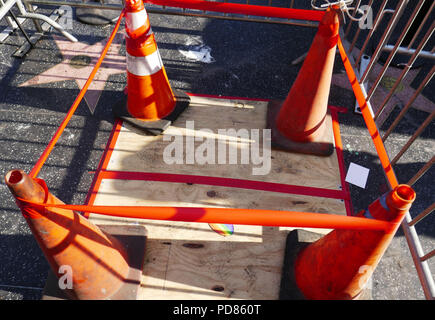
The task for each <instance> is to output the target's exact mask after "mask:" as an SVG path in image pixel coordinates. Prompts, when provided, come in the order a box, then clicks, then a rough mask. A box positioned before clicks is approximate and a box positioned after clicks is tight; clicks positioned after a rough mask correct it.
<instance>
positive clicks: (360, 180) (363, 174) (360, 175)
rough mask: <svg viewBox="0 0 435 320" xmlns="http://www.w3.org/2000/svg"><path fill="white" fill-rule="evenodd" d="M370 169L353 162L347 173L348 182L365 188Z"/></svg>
mask: <svg viewBox="0 0 435 320" xmlns="http://www.w3.org/2000/svg"><path fill="white" fill-rule="evenodd" d="M369 171H370V169H367V168H365V167H362V166H360V165H358V164H356V163H353V162H351V163H350V166H349V169H348V170H347V174H346V182H349V183H352V184H354V185H356V186H358V187H360V188H363V189H365V187H366V183H367V178H368V176H369Z"/></svg>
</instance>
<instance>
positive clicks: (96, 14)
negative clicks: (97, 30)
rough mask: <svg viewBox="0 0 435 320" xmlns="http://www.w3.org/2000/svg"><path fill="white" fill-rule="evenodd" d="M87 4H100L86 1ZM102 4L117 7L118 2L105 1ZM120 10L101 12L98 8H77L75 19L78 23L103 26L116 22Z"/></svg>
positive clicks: (113, 0)
mask: <svg viewBox="0 0 435 320" xmlns="http://www.w3.org/2000/svg"><path fill="white" fill-rule="evenodd" d="M86 3H88V4H92V5H99V4H100V2H99V1H97V0H94V1H86ZM104 4H106V5H107V4H109V5H110V4H113V5H119V4H121V2H120V1H115V0H105V1H104ZM121 11H122V9H121V8H120V9H119V11H118V10H103V9H98V8H77V9H76V17H77V19H78V20H79V21H80V22H83V23H86V24H90V25H105V24H110V23H114V22H116V20H118V17H119V15H120V14H121Z"/></svg>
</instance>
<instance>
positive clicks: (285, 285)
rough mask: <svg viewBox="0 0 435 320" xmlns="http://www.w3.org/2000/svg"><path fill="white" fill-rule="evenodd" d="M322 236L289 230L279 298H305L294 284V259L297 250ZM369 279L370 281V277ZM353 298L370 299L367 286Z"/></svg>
mask: <svg viewBox="0 0 435 320" xmlns="http://www.w3.org/2000/svg"><path fill="white" fill-rule="evenodd" d="M322 237H323V235H322V234H319V233H314V232H309V231H305V230H301V229H296V230H293V231H290V232H289V234H288V235H287V241H286V248H285V254H284V263H283V268H282V274H281V285H280V290H279V299H280V300H306V298H305V297H304V294H303V293H302V292H301V291H300V290H299V288H298V286H297V285H296V278H295V272H294V266H295V261H296V258H297V256H298V254H299V252H301V251H302V250H303V249H304V248H305V247H307V246H308V245H309V244H310V243H313V242H315V241H317V240H319V239H320V238H322ZM369 281H371V279H370V280H369ZM368 287H369V286H368ZM355 300H372V295H371V290H370V289H369V288H368V289H364V290H362V291H361V293H360V294H359V295H358V296H357V297H356V298H355Z"/></svg>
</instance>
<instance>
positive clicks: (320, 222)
mask: <svg viewBox="0 0 435 320" xmlns="http://www.w3.org/2000/svg"><path fill="white" fill-rule="evenodd" d="M23 201H24V202H26V203H28V205H30V206H35V207H38V208H39V210H42V209H43V208H44V207H47V208H50V207H52V208H63V209H69V210H77V211H83V212H92V213H97V214H103V215H108V216H116V217H124V218H134V219H153V220H169V221H185V222H203V223H222V224H245V225H260V226H275V227H279V226H282V227H301V228H326V229H334V228H335V229H353V230H376V231H385V230H390V229H391V227H392V226H391V223H390V222H387V221H377V220H369V219H365V218H360V217H350V216H341V215H336V214H326V213H312V212H295V211H277V210H260V209H233V208H193V207H135V206H121V207H120V206H85V205H55V204H41V203H34V202H30V201H25V200H23Z"/></svg>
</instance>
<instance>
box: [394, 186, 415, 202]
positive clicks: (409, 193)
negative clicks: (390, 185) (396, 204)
mask: <svg viewBox="0 0 435 320" xmlns="http://www.w3.org/2000/svg"><path fill="white" fill-rule="evenodd" d="M394 191H395V195H396V197H397V199H398V200H400V201H403V202H407V203H412V202H413V201H414V200H415V197H416V193H415V191H414V189H412V188H411V187H410V186H408V185H407V184H399V185H398V186H397V187H396V188H395V189H394Z"/></svg>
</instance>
